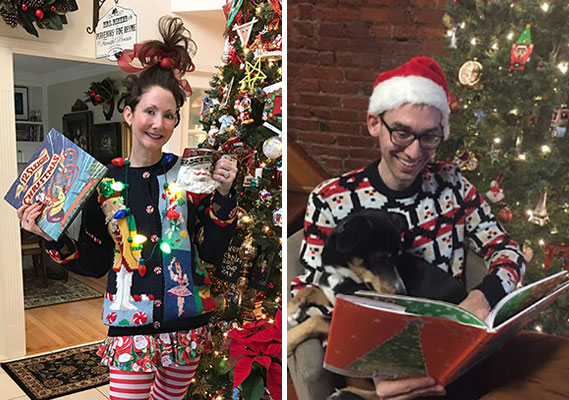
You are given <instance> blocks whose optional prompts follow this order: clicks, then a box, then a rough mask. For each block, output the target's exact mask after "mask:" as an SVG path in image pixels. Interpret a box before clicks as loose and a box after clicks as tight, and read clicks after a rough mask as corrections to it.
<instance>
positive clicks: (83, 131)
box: [63, 111, 93, 155]
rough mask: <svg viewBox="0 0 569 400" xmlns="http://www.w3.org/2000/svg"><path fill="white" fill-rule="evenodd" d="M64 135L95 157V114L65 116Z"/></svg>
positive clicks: (83, 113)
mask: <svg viewBox="0 0 569 400" xmlns="http://www.w3.org/2000/svg"><path fill="white" fill-rule="evenodd" d="M63 134H64V135H65V136H66V137H67V138H68V139H69V140H71V141H72V142H73V143H75V144H76V145H78V146H79V147H81V148H82V149H83V150H85V151H86V152H87V153H89V154H91V155H93V151H92V146H91V138H92V135H93V112H92V111H82V112H75V113H70V114H65V115H64V116H63Z"/></svg>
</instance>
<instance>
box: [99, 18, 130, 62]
mask: <svg viewBox="0 0 569 400" xmlns="http://www.w3.org/2000/svg"><path fill="white" fill-rule="evenodd" d="M95 31H96V34H95V40H96V42H95V43H96V44H95V48H96V49H95V51H96V55H95V57H96V58H105V57H106V58H108V59H109V60H110V61H117V60H118V58H119V57H120V54H121V53H122V51H123V50H125V49H132V48H134V45H135V44H136V38H137V31H138V24H137V16H136V13H135V12H134V10H132V9H130V8H124V7H114V8H112V9H111V10H109V12H107V13H106V14H105V16H104V17H103V18H101V19H100V20H99V22H98V24H97V28H96V30H95Z"/></svg>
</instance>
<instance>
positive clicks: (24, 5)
mask: <svg viewBox="0 0 569 400" xmlns="http://www.w3.org/2000/svg"><path fill="white" fill-rule="evenodd" d="M77 10H78V7H77V3H76V1H75V0H0V15H1V16H2V19H3V20H4V22H5V23H6V24H7V25H9V26H11V27H12V28H15V27H16V26H18V25H22V27H23V28H24V29H25V30H26V32H28V33H29V34H31V35H34V36H35V37H39V34H38V31H37V29H36V26H37V27H38V28H39V29H53V30H56V31H61V30H63V25H65V24H67V17H66V15H65V14H66V13H68V12H72V11H77ZM34 23H35V26H34Z"/></svg>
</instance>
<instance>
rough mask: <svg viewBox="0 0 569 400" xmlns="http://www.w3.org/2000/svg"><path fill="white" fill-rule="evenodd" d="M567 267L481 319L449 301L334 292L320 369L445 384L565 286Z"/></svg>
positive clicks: (509, 297)
mask: <svg viewBox="0 0 569 400" xmlns="http://www.w3.org/2000/svg"><path fill="white" fill-rule="evenodd" d="M566 276H567V271H562V272H559V273H557V274H554V275H551V276H549V277H547V278H544V279H542V280H540V281H537V282H534V283H532V284H530V285H527V286H524V287H521V288H519V289H517V290H515V291H514V292H512V293H510V294H509V295H507V296H505V297H504V298H503V299H502V300H501V301H500V302H499V303H498V304H496V306H495V307H494V308H493V309H492V311H491V312H490V314H489V315H488V318H486V320H485V321H482V320H481V319H479V318H478V317H476V315H474V314H472V313H471V312H469V311H466V310H463V309H462V308H459V307H458V306H456V305H454V304H449V303H445V302H442V301H436V300H428V299H419V298H413V297H406V296H398V295H387V294H378V293H373V292H357V293H356V294H355V295H353V296H349V295H342V294H340V295H338V296H337V297H336V303H335V305H334V312H333V315H332V323H331V326H330V333H329V335H328V347H327V349H326V356H325V358H324V367H325V368H326V369H328V370H330V371H332V372H335V373H338V374H341V375H347V376H355V377H372V376H379V377H383V378H385V379H397V378H404V377H410V376H431V377H433V378H435V379H436V380H437V381H438V382H439V383H440V384H442V385H447V384H448V383H450V382H451V381H453V380H454V379H456V378H458V377H459V376H460V375H462V374H463V373H464V372H466V371H467V370H468V369H470V368H471V367H473V366H474V365H476V364H477V363H478V362H480V361H482V360H483V359H484V358H485V357H486V356H488V355H489V354H491V353H492V352H493V351H494V350H496V349H497V348H499V347H500V346H501V345H502V344H504V343H505V341H506V340H508V339H509V338H510V337H511V336H512V335H513V334H515V333H516V332H518V331H519V330H521V329H522V328H523V327H524V326H525V325H527V324H528V323H529V322H531V321H532V320H533V319H534V318H536V317H537V316H538V315H539V313H540V312H541V311H543V310H544V309H545V308H547V307H548V306H549V305H550V304H551V303H552V302H553V301H554V300H555V299H556V298H557V297H558V296H559V295H561V294H562V293H563V292H564V291H565V290H567V288H569V280H567V279H565V278H566Z"/></svg>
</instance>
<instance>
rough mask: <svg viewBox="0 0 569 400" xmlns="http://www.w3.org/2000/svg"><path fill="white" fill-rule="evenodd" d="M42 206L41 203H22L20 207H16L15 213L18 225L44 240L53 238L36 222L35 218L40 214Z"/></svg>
mask: <svg viewBox="0 0 569 400" xmlns="http://www.w3.org/2000/svg"><path fill="white" fill-rule="evenodd" d="M43 207H44V204H43V203H34V204H32V205H27V204H24V205H23V206H22V207H20V208H18V211H16V214H17V215H18V218H19V219H20V226H21V227H22V229H24V230H26V231H28V232H31V233H33V234H36V235H38V236H40V237H42V238H44V239H45V240H53V239H52V238H50V237H49V236H48V235H47V234H46V233H45V232H44V231H42V230H41V229H40V227H39V226H37V224H36V218H37V217H39V216H40V215H41V213H42V210H43Z"/></svg>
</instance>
